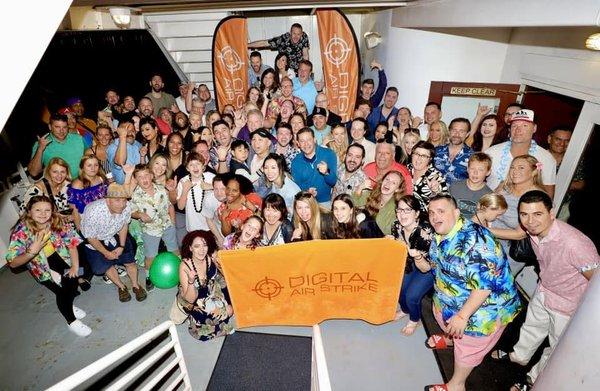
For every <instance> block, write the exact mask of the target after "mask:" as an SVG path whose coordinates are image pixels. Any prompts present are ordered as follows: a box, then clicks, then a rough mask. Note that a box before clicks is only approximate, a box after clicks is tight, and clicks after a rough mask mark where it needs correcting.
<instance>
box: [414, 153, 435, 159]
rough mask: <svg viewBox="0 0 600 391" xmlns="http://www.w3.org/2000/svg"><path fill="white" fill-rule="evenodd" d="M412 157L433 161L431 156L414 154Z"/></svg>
mask: <svg viewBox="0 0 600 391" xmlns="http://www.w3.org/2000/svg"><path fill="white" fill-rule="evenodd" d="M412 156H413V157H420V158H421V159H431V156H429V155H423V154H422V153H416V152H413V153H412Z"/></svg>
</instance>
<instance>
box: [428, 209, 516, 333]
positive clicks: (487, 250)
mask: <svg viewBox="0 0 600 391" xmlns="http://www.w3.org/2000/svg"><path fill="white" fill-rule="evenodd" d="M429 255H430V258H431V263H432V264H433V271H434V275H435V283H434V288H435V294H434V296H433V305H434V307H435V309H436V310H437V311H440V312H441V313H442V318H443V319H444V321H445V322H447V321H448V319H450V318H451V317H452V316H454V315H455V314H456V313H457V312H458V311H459V310H460V309H461V308H462V307H463V305H464V304H465V302H466V301H467V299H468V298H469V295H470V294H471V291H473V290H489V291H491V293H490V295H489V296H488V298H487V299H486V300H485V302H484V303H483V304H482V305H481V307H479V309H478V310H477V311H475V313H474V314H473V315H471V317H470V318H469V320H468V322H467V327H466V329H465V334H466V335H470V336H474V337H477V336H486V335H490V334H492V333H494V332H495V331H496V328H497V322H496V320H497V319H498V320H500V324H501V325H503V326H504V325H506V324H508V323H510V322H511V321H512V320H513V319H514V317H515V316H516V315H517V314H518V313H519V311H520V309H521V302H520V300H519V296H518V294H517V289H516V287H515V282H514V279H513V276H512V274H511V273H510V269H509V266H508V260H507V257H506V254H505V253H504V251H503V250H502V247H501V246H500V244H499V243H498V242H497V241H496V240H495V239H494V236H493V235H492V233H491V232H490V231H489V230H488V229H487V228H484V227H482V226H480V225H478V224H475V223H473V222H471V221H469V220H464V219H463V218H462V217H461V218H460V219H459V220H458V221H457V222H456V224H455V225H454V227H453V228H452V230H450V232H449V233H448V234H447V235H446V236H444V237H442V236H440V235H437V234H436V235H435V237H434V240H433V241H432V242H431V248H430V250H429Z"/></svg>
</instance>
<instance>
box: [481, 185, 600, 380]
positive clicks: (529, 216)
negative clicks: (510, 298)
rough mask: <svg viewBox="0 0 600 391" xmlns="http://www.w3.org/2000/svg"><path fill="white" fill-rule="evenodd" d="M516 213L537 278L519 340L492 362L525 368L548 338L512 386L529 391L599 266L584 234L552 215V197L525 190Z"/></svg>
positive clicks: (494, 356)
mask: <svg viewBox="0 0 600 391" xmlns="http://www.w3.org/2000/svg"><path fill="white" fill-rule="evenodd" d="M518 210H519V221H520V223H521V225H522V226H523V228H524V229H525V231H526V232H527V234H528V235H529V237H530V239H531V247H532V248H533V251H534V252H535V255H536V258H537V259H538V261H539V264H540V278H539V282H538V286H537V289H536V290H535V293H534V294H533V297H532V298H531V300H530V301H529V305H528V307H527V316H526V317H525V323H523V325H522V326H521V330H520V333H519V341H518V342H517V344H516V345H515V346H513V351H512V352H511V353H507V352H504V351H502V350H496V351H494V352H492V358H493V359H495V360H502V361H512V362H514V363H517V364H520V365H527V364H528V363H529V361H530V360H531V358H532V357H533V355H534V354H535V352H536V351H537V349H538V347H539V346H540V345H541V344H542V343H543V342H544V340H545V339H546V338H548V340H549V342H550V346H548V347H546V348H545V349H544V352H543V353H542V356H541V357H540V359H539V361H538V362H537V364H535V365H534V366H533V367H532V368H531V370H530V371H529V373H527V377H526V381H525V382H524V383H517V384H515V385H514V386H513V387H512V388H511V390H530V389H531V386H532V384H533V383H534V382H535V380H536V379H537V377H538V375H539V374H540V373H541V372H542V371H543V370H544V367H545V366H546V363H547V361H548V358H550V355H551V354H552V352H553V351H554V348H555V347H556V345H557V344H558V342H559V340H560V337H561V335H562V333H563V331H564V330H565V329H566V328H567V325H568V324H569V320H570V319H571V317H572V316H573V314H574V313H575V311H576V310H577V307H578V306H579V303H580V302H581V299H582V298H583V295H584V293H585V291H586V289H587V287H588V285H589V283H590V279H591V278H592V276H593V274H594V271H595V269H597V268H598V266H599V265H600V256H599V255H598V250H597V249H596V246H595V245H594V243H593V242H592V241H591V240H590V239H589V238H588V237H587V236H585V235H584V234H583V233H581V232H580V231H578V230H577V229H575V228H573V227H571V226H570V225H569V224H567V223H564V222H562V221H560V220H559V219H557V218H556V217H555V214H554V210H553V208H552V198H550V196H549V195H548V194H546V193H545V192H543V191H541V190H532V191H528V192H526V193H525V194H523V195H522V196H521V198H520V199H519V204H518ZM582 337H583V336H582ZM582 342H585V341H583V340H582Z"/></svg>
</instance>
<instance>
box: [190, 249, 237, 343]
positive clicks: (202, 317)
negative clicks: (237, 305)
mask: <svg viewBox="0 0 600 391" xmlns="http://www.w3.org/2000/svg"><path fill="white" fill-rule="evenodd" d="M184 264H185V265H186V267H188V268H191V269H193V270H195V267H194V264H193V263H192V262H190V263H188V262H185V261H184ZM190 264H191V265H190ZM206 276H207V281H206V282H204V283H203V282H201V281H200V279H199V278H198V273H197V272H196V278H195V281H194V287H195V288H196V290H197V291H198V298H197V299H196V302H195V303H187V304H188V305H184V306H183V307H184V310H185V312H186V313H187V314H188V315H189V317H188V318H189V327H188V330H189V332H190V334H191V336H192V337H194V338H196V339H199V340H200V341H208V340H209V339H213V338H216V337H223V336H225V335H228V334H232V333H233V332H234V331H235V329H234V324H233V320H232V318H231V317H229V316H226V315H225V318H224V319H219V318H218V317H215V315H214V314H213V312H217V313H218V314H226V313H227V312H226V311H227V309H226V307H227V305H228V304H229V303H231V300H230V298H229V292H228V291H227V284H226V283H225V278H224V277H223V275H222V274H221V272H220V271H219V269H218V268H217V266H216V263H215V262H214V261H213V262H211V264H210V266H208V268H207V270H206ZM180 297H181V296H180ZM180 300H182V299H181V298H180Z"/></svg>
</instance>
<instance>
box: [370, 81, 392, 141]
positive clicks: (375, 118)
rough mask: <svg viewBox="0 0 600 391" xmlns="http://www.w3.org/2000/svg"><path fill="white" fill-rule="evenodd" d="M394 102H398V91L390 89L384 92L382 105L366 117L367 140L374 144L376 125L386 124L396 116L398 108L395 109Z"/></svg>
mask: <svg viewBox="0 0 600 391" xmlns="http://www.w3.org/2000/svg"><path fill="white" fill-rule="evenodd" d="M396 102H398V89H397V88H396V87H390V88H388V89H387V91H386V92H385V96H384V97H383V104H382V105H381V106H379V107H376V108H374V109H373V111H371V114H369V116H368V117H367V122H369V129H370V132H369V133H367V135H366V138H367V140H369V141H372V142H375V128H377V124H378V123H380V122H386V123H387V122H389V119H390V118H391V117H394V118H395V117H396V114H398V108H397V107H395V104H396Z"/></svg>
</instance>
